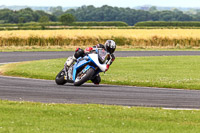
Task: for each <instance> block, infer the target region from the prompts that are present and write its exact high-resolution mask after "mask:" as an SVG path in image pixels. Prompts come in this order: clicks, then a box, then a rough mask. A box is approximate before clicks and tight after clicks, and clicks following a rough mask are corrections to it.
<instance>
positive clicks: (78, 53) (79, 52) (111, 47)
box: [67, 40, 116, 85]
mask: <svg viewBox="0 0 200 133" xmlns="http://www.w3.org/2000/svg"><path fill="white" fill-rule="evenodd" d="M96 48H98V49H104V50H106V51H107V52H108V53H110V56H109V57H108V59H107V61H106V67H107V69H106V71H107V70H108V69H109V67H110V65H111V64H112V63H113V61H114V60H115V56H114V54H113V53H114V52H115V49H116V44H115V42H114V41H113V40H107V41H106V42H105V44H104V45H103V44H97V45H96V46H93V47H88V48H86V49H85V50H83V49H81V48H77V49H76V50H75V53H74V56H73V57H71V58H68V63H67V67H69V66H71V65H72V63H74V61H76V60H77V59H78V58H79V57H84V56H85V55H86V54H89V53H91V52H92V51H94V50H95V49H96ZM91 81H92V82H93V83H94V84H97V85H98V84H99V83H100V82H101V77H100V75H99V74H98V75H96V76H95V77H94V78H93V79H91Z"/></svg>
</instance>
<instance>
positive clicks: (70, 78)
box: [55, 48, 110, 86]
mask: <svg viewBox="0 0 200 133" xmlns="http://www.w3.org/2000/svg"><path fill="white" fill-rule="evenodd" d="M109 56H110V54H109V53H108V52H107V51H105V50H104V49H98V48H97V49H95V50H93V51H92V52H90V53H89V54H86V55H85V56H84V57H79V58H78V59H77V61H76V62H74V63H73V64H72V65H71V66H69V67H68V66H67V63H68V62H69V61H70V58H72V57H69V58H68V59H67V61H66V62H65V65H64V68H63V69H62V70H61V71H60V72H59V73H58V74H57V76H56V79H55V82H56V84H57V85H64V84H65V83H67V82H68V83H73V84H74V85H75V86H80V85H82V84H84V83H85V82H87V81H88V80H91V79H94V78H95V76H96V75H98V74H99V73H100V72H105V71H106V70H107V65H106V63H107V62H106V61H107V58H109Z"/></svg>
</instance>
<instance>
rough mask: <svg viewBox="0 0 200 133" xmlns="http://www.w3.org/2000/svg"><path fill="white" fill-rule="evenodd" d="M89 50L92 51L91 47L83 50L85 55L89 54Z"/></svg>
mask: <svg viewBox="0 0 200 133" xmlns="http://www.w3.org/2000/svg"><path fill="white" fill-rule="evenodd" d="M91 50H93V48H92V47H88V48H86V49H85V53H89V52H90V51H91Z"/></svg>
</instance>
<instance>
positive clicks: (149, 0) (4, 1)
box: [0, 0, 200, 7]
mask: <svg viewBox="0 0 200 133" xmlns="http://www.w3.org/2000/svg"><path fill="white" fill-rule="evenodd" d="M0 5H7V6H9V5H23V6H24V5H27V6H66V7H71V6H82V5H94V6H96V7H99V6H102V5H110V6H118V7H135V6H142V5H155V6H165V7H166V6H173V7H200V0H0Z"/></svg>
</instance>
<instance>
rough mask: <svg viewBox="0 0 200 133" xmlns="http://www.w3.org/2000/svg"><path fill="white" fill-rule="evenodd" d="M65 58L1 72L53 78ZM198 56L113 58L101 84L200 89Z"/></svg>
mask: <svg viewBox="0 0 200 133" xmlns="http://www.w3.org/2000/svg"><path fill="white" fill-rule="evenodd" d="M65 60H66V59H53V60H40V61H32V62H22V63H15V64H7V65H3V66H0V71H1V73H2V74H3V75H11V76H21V77H29V78H38V79H49V80H54V79H55V76H56V74H57V73H58V72H59V71H60V70H61V69H62V68H63V64H64V62H65ZM199 71H200V56H163V57H127V58H123V57H121V58H116V61H115V62H114V63H113V65H112V66H111V67H110V69H109V71H108V72H106V73H105V74H104V73H101V77H102V83H106V84H117V85H131V86H147V87H165V88H182V89H200V74H199Z"/></svg>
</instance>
